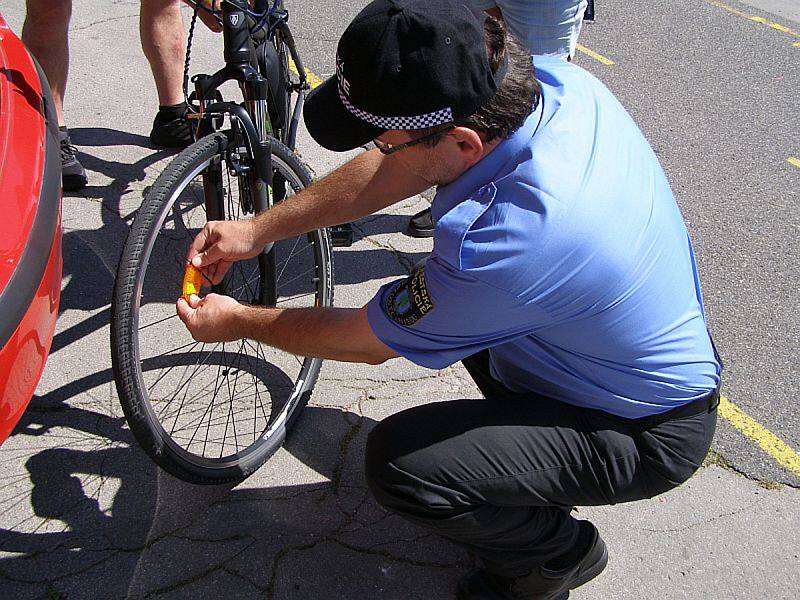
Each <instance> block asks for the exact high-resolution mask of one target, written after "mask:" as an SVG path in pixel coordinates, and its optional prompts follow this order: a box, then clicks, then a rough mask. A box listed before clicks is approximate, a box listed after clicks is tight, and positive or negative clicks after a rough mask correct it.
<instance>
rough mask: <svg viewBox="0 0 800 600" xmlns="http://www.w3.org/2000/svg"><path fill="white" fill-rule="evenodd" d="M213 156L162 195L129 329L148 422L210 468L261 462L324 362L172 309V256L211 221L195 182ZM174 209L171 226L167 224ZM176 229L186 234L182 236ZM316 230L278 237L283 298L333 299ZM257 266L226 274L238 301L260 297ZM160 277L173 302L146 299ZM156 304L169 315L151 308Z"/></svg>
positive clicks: (230, 202) (176, 264)
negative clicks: (210, 326)
mask: <svg viewBox="0 0 800 600" xmlns="http://www.w3.org/2000/svg"><path fill="white" fill-rule="evenodd" d="M273 158H274V163H275V166H276V167H277V168H278V169H279V170H280V171H282V172H283V174H284V176H285V177H286V179H287V182H288V183H287V192H288V193H289V194H292V193H294V192H296V191H298V190H299V189H300V188H301V187H302V182H301V181H300V180H299V178H297V177H296V176H295V175H294V174H293V173H292V170H291V169H290V168H289V166H288V165H286V164H285V163H284V162H283V161H281V160H280V159H279V158H278V157H273ZM215 160H219V157H212V158H209V159H206V160H205V161H203V162H202V163H201V164H200V165H198V166H197V167H195V168H193V169H192V170H191V172H190V173H189V175H188V176H186V177H184V178H183V180H182V181H181V182H180V185H179V186H178V187H177V189H176V190H175V192H174V193H173V194H172V196H171V197H170V198H169V199H168V200H167V201H166V202H164V203H163V205H162V207H161V210H160V211H159V213H158V215H157V216H156V219H155V221H154V224H153V226H151V228H150V230H149V231H150V235H149V236H148V237H147V239H146V240H145V244H144V248H143V252H142V256H141V258H140V261H139V264H140V265H141V267H140V268H139V269H138V270H137V272H136V280H135V285H134V298H133V303H132V310H131V325H132V329H131V331H132V332H135V333H134V335H133V340H134V357H135V361H136V364H137V365H139V368H138V369H137V378H138V383H139V390H140V393H141V394H142V395H143V397H144V400H145V402H144V403H143V404H144V406H145V408H146V410H147V411H148V412H149V418H150V421H151V423H152V424H153V425H154V426H155V427H156V428H157V429H158V430H160V431H159V433H160V434H161V438H162V439H163V440H164V441H165V443H166V444H167V445H168V446H169V447H170V449H171V450H172V451H173V453H174V454H175V455H176V456H177V457H180V458H181V459H182V460H184V461H187V462H189V463H191V464H193V465H196V466H199V467H204V468H211V469H226V468H230V467H238V466H239V465H240V464H241V463H242V462H243V461H245V460H247V459H248V458H253V459H254V460H256V459H257V458H258V457H257V456H254V455H258V454H260V453H261V452H266V451H268V450H269V447H270V446H271V444H269V443H268V441H269V440H270V439H271V438H273V437H274V436H275V435H276V434H279V435H280V434H282V431H283V426H284V424H285V422H286V420H287V418H288V417H289V415H291V413H292V411H293V409H294V407H295V406H296V405H297V403H298V402H299V401H300V399H301V398H302V396H303V394H304V393H305V392H306V391H307V390H309V389H310V388H311V387H312V386H313V383H314V379H316V374H317V372H318V370H319V365H320V363H321V361H320V360H319V359H308V358H306V359H303V358H301V357H295V356H293V355H290V354H287V353H280V352H278V351H276V350H274V349H271V348H268V347H267V346H265V345H263V344H259V343H257V342H254V341H251V340H241V341H237V342H232V343H228V344H223V343H218V344H203V343H199V342H194V341H193V340H192V339H191V337H190V336H189V334H188V332H187V331H186V330H185V328H184V326H183V324H182V323H180V321H179V320H178V319H177V318H176V317H175V316H174V298H175V297H177V295H179V293H180V292H179V288H180V280H179V279H180V277H179V275H180V273H182V270H183V262H184V261H183V258H182V257H181V255H180V254H178V255H177V256H178V258H179V260H177V261H176V260H175V257H176V255H175V247H177V246H179V245H180V244H181V243H184V244H185V245H184V247H183V249H182V253H183V256H185V251H186V249H188V243H189V242H190V241H191V238H193V237H194V235H196V233H197V231H199V228H200V227H201V226H202V224H204V223H205V217H204V215H205V212H204V208H203V206H202V189H201V188H199V193H198V189H195V188H193V182H199V181H200V175H201V173H202V172H203V171H204V170H205V169H206V168H207V167H209V166H211V165H212V164H213V161H215ZM223 177H224V178H225V180H226V182H227V185H226V189H227V190H228V192H229V193H228V195H227V198H226V204H227V206H226V213H229V214H228V215H227V216H228V218H231V217H238V216H241V215H239V214H230V212H231V210H232V209H235V207H236V206H238V202H236V200H237V199H236V198H234V194H233V191H234V190H233V186H234V185H235V184H236V183H237V180H236V178H235V177H231V176H229V175H228V174H227V173H226V172H225V169H223ZM187 192H189V193H188V194H187ZM186 199H188V201H185V200H186ZM192 212H194V213H202V219H197V220H196V222H194V223H192V222H191V221H190V220H189V215H190V213H192ZM170 217H172V219H171V221H172V228H170V227H166V228H165V225H166V224H168V223H169V222H170V219H169V218H170ZM165 233H166V235H164V234H165ZM179 233H183V236H182V239H181V236H180V235H178V234H179ZM312 235H314V236H316V237H315V238H314V239H315V240H316V242H317V243H316V244H312V243H311V240H310V239H308V238H306V236H301V237H298V238H293V239H291V240H287V241H284V242H279V243H278V244H276V247H275V251H276V257H277V261H276V262H277V273H278V292H279V299H278V306H308V305H309V304H308V302H311V304H310V305H311V306H319V305H327V304H329V303H330V295H329V281H328V277H329V273H328V269H327V268H326V267H325V263H324V256H323V249H322V248H321V237H320V236H319V234H317V233H315V234H312ZM162 239H163V240H165V243H163V242H162ZM170 246H172V248H171V249H170ZM165 249H166V253H165V254H164V255H163V256H164V258H163V260H162V261H161V262H163V263H165V266H166V267H168V268H166V269H160V268H159V269H155V268H154V266H155V264H156V263H155V260H156V258H155V257H156V254H154V250H156V251H157V253H161V252H164V250H165ZM170 250H171V251H170ZM151 260H153V261H154V262H151ZM162 266H164V265H162ZM164 271H165V272H164ZM254 273H257V276H258V277H260V275H261V273H260V269H259V267H258V264H257V261H256V260H255V259H253V260H252V263H250V264H248V263H237V264H236V265H234V266H233V267H232V268H231V271H230V273H229V275H228V276H227V278H226V282H227V285H226V287H225V291H227V293H228V295H231V296H233V297H236V298H237V299H240V300H246V301H250V302H252V301H253V300H257V298H256V297H257V296H258V294H259V291H258V290H260V287H258V289H255V288H256V285H257V283H256V282H254V280H253V274H254ZM148 274H149V276H148ZM237 277H238V279H237ZM154 279H155V280H157V281H158V284H157V286H158V285H159V284H163V285H161V286H160V288H159V293H163V289H166V288H169V287H170V286H172V288H174V289H175V292H174V294H173V296H174V298H173V300H172V302H167V303H165V302H163V298H164V297H165V296H161V297H159V296H158V295H156V301H153V302H149V301H148V300H150V299H151V296H152V294H151V290H150V287H151V284H152V283H153V281H154ZM309 280H311V283H310V284H309ZM304 282H305V284H306V286H307V288H308V286H309V285H310V288H308V289H301V287H302V286H301V285H300V284H302V283H304ZM237 284H238V285H237ZM158 300H162V301H161V302H159V301H158ZM159 305H160V306H159ZM148 307H150V308H153V307H157V308H158V311H152V310H147V309H148ZM170 310H171V313H172V314H169V312H170ZM154 312H160V313H161V314H162V315H163V316H159V315H158V314H151V313H154ZM145 331H147V333H146V334H145V333H143V332H145ZM165 332H166V333H165ZM165 339H169V340H170V341H169V342H168V343H167V345H168V346H169V349H168V350H167V351H163V349H162V347H161V346H159V345H158V344H159V342H162V341H163V340H165ZM209 347H210V348H209ZM231 347H233V348H234V351H231ZM170 390H171V392H170ZM204 398H206V402H205V404H204V402H203V399H204Z"/></svg>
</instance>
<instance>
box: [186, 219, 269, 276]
mask: <svg viewBox="0 0 800 600" xmlns="http://www.w3.org/2000/svg"><path fill="white" fill-rule="evenodd" d="M262 249H263V247H262V246H261V245H259V243H258V240H257V239H256V232H255V225H254V223H253V221H252V220H246V221H209V222H208V223H206V224H205V227H203V230H202V231H201V232H200V233H198V234H197V237H196V238H194V241H193V242H192V245H191V246H190V247H189V253H188V254H187V255H186V260H187V261H189V262H190V263H192V264H193V265H194V266H195V267H197V268H198V269H200V271H201V272H202V273H203V275H205V276H206V277H207V278H208V280H209V281H211V283H219V282H220V281H222V278H223V277H224V276H225V273H227V272H228V269H230V267H231V265H232V264H233V263H235V262H236V261H237V260H244V259H247V258H252V257H254V256H257V255H258V253H259V252H261V250H262Z"/></svg>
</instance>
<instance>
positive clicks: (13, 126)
mask: <svg viewBox="0 0 800 600" xmlns="http://www.w3.org/2000/svg"><path fill="white" fill-rule="evenodd" d="M60 293H61V158H60V152H59V145H58V123H57V121H56V116H55V110H54V107H53V100H52V98H51V97H50V92H49V86H48V85H47V81H46V79H45V77H44V74H43V73H42V71H41V69H40V68H39V66H38V64H37V63H36V62H35V61H34V59H33V58H32V57H31V55H30V54H29V53H28V51H27V50H26V49H25V46H23V44H22V42H21V41H20V40H19V39H18V38H17V36H16V35H14V33H13V32H12V31H11V30H10V29H9V27H8V25H7V24H6V22H5V20H4V19H3V17H2V15H0V443H2V442H3V441H4V440H5V439H6V438H7V437H8V435H9V433H10V432H11V430H12V429H13V428H14V425H16V423H17V421H19V419H20V417H21V416H22V413H23V412H24V410H25V408H26V407H27V405H28V403H29V402H30V399H31V396H32V395H33V392H34V390H35V389H36V385H37V383H38V382H39V378H40V377H41V374H42V370H43V369H44V364H45V361H46V360H47V354H48V352H49V351H50V344H51V343H52V341H53V330H54V329H55V323H56V317H57V315H58V301H59V296H60Z"/></svg>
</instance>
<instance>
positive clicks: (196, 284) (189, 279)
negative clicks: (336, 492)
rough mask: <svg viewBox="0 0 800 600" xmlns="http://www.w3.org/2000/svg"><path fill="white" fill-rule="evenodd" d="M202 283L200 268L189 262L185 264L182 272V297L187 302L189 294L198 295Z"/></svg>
mask: <svg viewBox="0 0 800 600" xmlns="http://www.w3.org/2000/svg"><path fill="white" fill-rule="evenodd" d="M202 284H203V276H202V274H201V273H200V269H198V268H197V267H195V266H193V265H192V264H191V263H189V264H188V265H186V271H184V273H183V298H184V300H186V301H187V302H188V301H189V296H191V295H192V294H196V295H200V288H201V286H202Z"/></svg>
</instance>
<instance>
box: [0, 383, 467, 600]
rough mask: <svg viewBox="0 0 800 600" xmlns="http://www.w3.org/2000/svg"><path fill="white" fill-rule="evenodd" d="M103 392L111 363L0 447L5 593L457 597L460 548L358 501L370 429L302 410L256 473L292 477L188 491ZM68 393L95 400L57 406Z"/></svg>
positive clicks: (52, 399) (36, 402) (37, 401)
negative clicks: (282, 446)
mask: <svg viewBox="0 0 800 600" xmlns="http://www.w3.org/2000/svg"><path fill="white" fill-rule="evenodd" d="M111 382H112V374H111V372H110V369H109V370H106V371H102V372H99V373H94V374H92V375H89V376H87V377H84V378H82V379H79V380H77V381H73V382H71V383H68V384H65V385H63V386H62V387H60V388H57V389H55V390H53V391H51V392H48V393H46V394H44V395H42V396H37V397H35V398H34V399H33V401H32V403H31V405H30V407H29V409H28V411H27V412H26V413H25V415H24V417H23V420H22V421H21V422H20V424H19V425H18V427H17V428H16V430H15V432H14V435H13V437H12V438H10V439H9V441H8V442H7V443H6V446H5V447H4V448H3V454H2V455H1V456H2V459H3V461H4V463H5V465H4V467H5V471H6V473H7V474H8V475H7V477H8V481H9V482H10V485H7V486H6V487H5V490H4V492H2V495H1V496H0V498H2V499H0V504H2V506H4V517H3V523H4V525H3V527H2V528H1V529H0V552H2V553H3V554H4V555H5V557H4V558H0V580H2V587H3V589H4V595H6V597H13V598H20V599H22V598H39V597H41V596H42V595H43V594H50V597H65V598H70V599H75V598H92V599H94V598H124V597H130V598H138V597H150V596H152V595H162V594H166V595H168V597H181V598H182V597H186V598H195V597H204V596H208V595H209V594H211V593H214V594H220V595H225V596H232V597H236V598H250V597H252V598H264V597H266V598H277V599H284V598H297V599H301V598H302V599H307V600H313V599H320V600H321V599H323V598H324V599H328V598H372V597H378V596H379V597H382V598H397V599H398V600H399V599H400V598H419V599H423V598H431V597H441V598H445V597H451V596H452V589H453V585H454V582H455V580H456V579H457V577H458V576H460V575H461V574H462V572H463V570H464V569H465V568H466V566H467V559H466V557H465V556H464V554H463V553H462V552H461V551H460V550H458V549H456V548H455V547H453V546H451V545H450V544H448V543H446V542H444V541H442V540H439V539H438V538H436V537H434V536H432V535H430V534H428V533H427V532H425V531H424V530H421V529H419V528H417V527H415V526H413V525H410V524H408V523H406V522H404V521H402V520H401V519H399V518H398V517H396V516H392V515H389V514H387V513H386V512H384V511H383V510H382V509H381V508H380V507H378V506H377V505H376V504H375V503H374V501H373V500H372V499H371V497H370V496H369V493H368V490H367V487H366V484H365V482H364V479H363V473H362V468H361V464H362V459H363V452H364V444H365V441H366V437H367V434H368V432H369V431H370V430H371V429H372V427H373V426H374V425H375V422H374V421H373V420H372V419H369V418H366V417H363V416H360V415H357V414H355V413H353V412H350V411H348V410H346V409H338V408H322V407H315V406H312V407H307V408H306V409H305V411H304V413H303V414H302V415H301V418H300V420H299V421H298V425H297V427H296V428H295V429H294V430H293V431H292V432H291V433H290V436H289V438H288V440H287V443H286V450H287V451H288V452H286V451H279V453H278V454H277V455H275V456H274V457H273V458H272V459H271V460H270V461H268V462H267V463H266V464H265V465H264V466H263V467H262V468H261V473H260V475H261V480H263V479H264V476H266V478H267V479H268V480H271V479H274V480H279V479H281V478H285V477H286V476H287V474H289V476H290V477H291V478H292V479H293V480H295V481H301V483H297V484H293V485H277V486H274V487H267V488H252V487H248V483H247V481H245V483H244V484H242V485H241V486H240V487H238V488H233V489H231V487H230V486H194V485H190V484H186V483H184V482H181V481H179V480H177V479H175V478H173V477H171V476H169V475H167V474H166V473H164V472H162V471H160V470H158V469H157V468H156V467H155V466H154V464H153V463H152V462H151V461H150V460H149V458H147V457H146V455H145V454H144V452H142V451H141V450H140V449H139V448H138V446H137V445H136V442H135V440H134V439H133V438H132V436H131V434H130V432H129V431H128V429H127V428H126V427H125V423H124V419H123V418H122V417H119V416H116V414H118V409H117V410H113V409H112V411H111V414H109V411H108V408H107V407H105V406H103V405H105V404H106V400H105V399H103V396H104V394H100V393H99V392H98V391H99V390H107V389H108V388H109V386H110V385H111ZM78 395H81V396H82V397H88V398H91V400H89V401H86V402H82V403H81V404H80V405H79V406H73V405H71V404H69V403H68V402H69V401H70V400H73V399H74V398H76V397H77V396H78ZM109 399H110V401H112V402H113V394H109ZM54 441H55V442H56V444H54V443H53V442H54ZM31 447H34V448H35V447H41V448H42V449H41V450H39V451H38V452H34V453H33V454H31V453H30V448H31ZM26 455H29V458H27V460H25V459H24V456H26ZM28 495H29V496H30V506H27V505H26V502H25V501H26V499H27V497H28Z"/></svg>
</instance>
